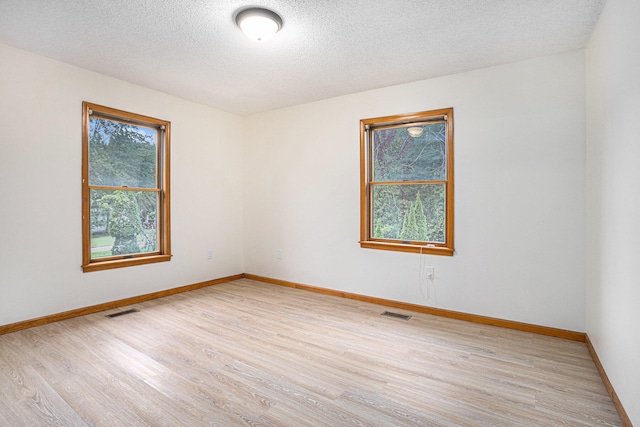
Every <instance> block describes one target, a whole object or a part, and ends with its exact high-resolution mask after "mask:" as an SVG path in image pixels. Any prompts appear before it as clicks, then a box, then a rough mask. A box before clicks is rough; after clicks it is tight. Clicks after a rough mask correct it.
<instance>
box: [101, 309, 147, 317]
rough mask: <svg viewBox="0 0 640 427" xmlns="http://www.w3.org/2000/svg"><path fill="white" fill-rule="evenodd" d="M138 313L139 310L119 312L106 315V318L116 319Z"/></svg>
mask: <svg viewBox="0 0 640 427" xmlns="http://www.w3.org/2000/svg"><path fill="white" fill-rule="evenodd" d="M139 311H140V310H136V309H135V308H132V309H130V310H125V311H121V312H120V313H111V314H107V315H106V317H110V318H114V317H118V316H124V315H125V314H131V313H137V312H139Z"/></svg>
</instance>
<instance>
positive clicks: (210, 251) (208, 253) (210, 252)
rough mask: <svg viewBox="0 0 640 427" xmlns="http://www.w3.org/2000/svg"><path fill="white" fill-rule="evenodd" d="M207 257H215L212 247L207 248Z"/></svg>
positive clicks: (210, 258)
mask: <svg viewBox="0 0 640 427" xmlns="http://www.w3.org/2000/svg"><path fill="white" fill-rule="evenodd" d="M207 259H208V260H212V259H213V251H212V250H211V249H208V250H207Z"/></svg>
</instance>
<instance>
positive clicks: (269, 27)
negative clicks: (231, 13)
mask: <svg viewBox="0 0 640 427" xmlns="http://www.w3.org/2000/svg"><path fill="white" fill-rule="evenodd" d="M235 20H236V25H238V27H240V29H241V30H242V32H243V33H244V34H245V35H246V36H247V37H249V38H250V39H252V40H257V41H259V42H261V41H265V40H269V39H270V38H271V37H273V36H274V35H275V34H276V33H277V32H278V31H280V29H281V28H282V18H280V16H279V15H278V14H277V13H275V12H272V11H270V10H268V9H263V8H261V7H250V8H248V9H242V10H239V11H237V12H236V19H235Z"/></svg>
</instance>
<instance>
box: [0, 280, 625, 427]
mask: <svg viewBox="0 0 640 427" xmlns="http://www.w3.org/2000/svg"><path fill="white" fill-rule="evenodd" d="M127 308H137V309H139V310H140V312H138V313H132V314H128V315H124V316H120V317H115V318H112V319H110V318H106V317H105V314H109V313H115V312H120V311H123V310H125V309H127ZM385 310H388V311H393V312H401V313H404V314H409V315H412V316H413V317H412V318H411V319H410V320H408V321H406V320H401V319H394V318H389V317H383V316H380V313H382V312H383V311H385ZM0 425H1V426H41V425H70V426H85V425H96V426H109V427H111V426H126V427H131V426H205V425H207V426H208V425H219V426H236V425H249V426H345V425H352V426H553V425H576V426H603V425H604V426H607V425H621V422H620V419H619V418H618V415H617V413H616V410H615V408H614V406H613V404H612V403H611V401H610V399H609V397H608V395H607V392H606V390H605V387H604V385H603V383H602V381H601V379H600V376H599V375H598V372H597V370H596V367H595V365H594V363H593V361H592V360H591V358H590V356H589V353H588V351H587V348H586V346H585V344H583V343H579V342H574V341H567V340H562V339H559V338H552V337H546V336H540V335H535V334H532V333H528V332H520V331H513V330H507V329H501V328H497V327H493V326H486V325H478V324H473V323H468V322H463V321H459V320H453V319H447V318H442V317H435V316H431V315H427V314H417V313H411V312H406V311H402V310H397V309H388V308H385V307H381V306H378V305H374V304H370V303H365V302H360V301H354V300H348V299H342V298H338V297H334V296H328V295H322V294H317V293H311V292H307V291H303V290H298V289H292V288H287V287H281V286H275V285H270V284H265V283H261V282H256V281H251V280H246V279H242V280H237V281H234V282H229V283H225V284H222V285H217V286H212V287H208V288H204V289H200V290H197V291H192V292H187V293H183V294H179V295H174V296H171V297H167V298H163V299H159V300H154V301H148V302H145V303H141V304H135V305H133V306H131V307H126V308H123V309H117V310H110V311H108V312H103V313H96V314H92V315H88V316H84V317H79V318H75V319H71V320H65V321H62V322H58V323H54V324H49V325H45V326H39V327H37V328H33V329H28V330H24V331H20V332H15V333H12V334H8V335H4V336H0Z"/></svg>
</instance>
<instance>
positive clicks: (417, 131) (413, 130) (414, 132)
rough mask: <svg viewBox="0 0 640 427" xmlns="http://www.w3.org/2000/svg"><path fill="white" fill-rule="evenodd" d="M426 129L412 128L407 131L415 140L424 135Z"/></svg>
mask: <svg viewBox="0 0 640 427" xmlns="http://www.w3.org/2000/svg"><path fill="white" fill-rule="evenodd" d="M423 130H424V129H422V128H421V127H419V126H412V127H410V128H408V129H407V132H409V135H410V136H411V137H413V138H417V137H419V136H420V135H422V132H423Z"/></svg>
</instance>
